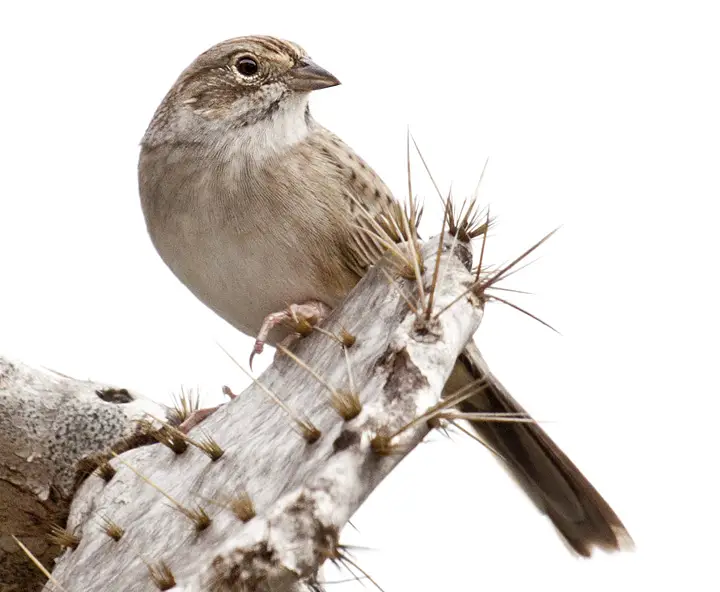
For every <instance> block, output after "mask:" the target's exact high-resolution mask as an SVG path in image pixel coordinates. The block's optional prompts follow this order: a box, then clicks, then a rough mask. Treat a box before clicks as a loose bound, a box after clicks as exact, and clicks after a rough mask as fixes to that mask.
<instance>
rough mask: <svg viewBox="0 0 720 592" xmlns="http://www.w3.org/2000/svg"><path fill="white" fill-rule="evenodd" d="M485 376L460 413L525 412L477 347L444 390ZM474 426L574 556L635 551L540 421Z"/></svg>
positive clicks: (470, 348)
mask: <svg viewBox="0 0 720 592" xmlns="http://www.w3.org/2000/svg"><path fill="white" fill-rule="evenodd" d="M481 377H485V378H486V381H485V383H484V385H482V386H480V387H478V389H479V390H478V392H477V393H476V394H474V395H473V396H472V397H471V398H470V399H467V400H466V401H464V402H463V403H461V404H460V406H459V407H460V410H461V411H469V412H476V411H480V412H503V413H508V412H509V413H525V410H524V409H523V408H522V407H521V406H520V405H519V404H518V403H516V402H515V400H514V399H513V398H512V397H511V396H510V393H508V392H507V390H505V388H504V387H503V386H502V384H501V383H500V381H498V379H497V378H495V377H494V376H493V375H492V373H491V372H490V370H489V369H488V367H487V364H486V363H485V360H484V359H483V358H482V356H481V355H480V352H479V350H478V349H477V346H475V344H474V343H470V344H469V345H468V347H466V348H465V351H464V352H463V353H462V355H461V356H460V357H459V358H458V361H457V363H456V365H455V368H454V370H453V372H452V374H451V376H450V379H449V380H448V383H447V385H446V386H445V392H446V393H452V392H454V391H456V390H458V389H459V388H461V387H462V386H464V385H466V384H468V383H469V382H470V381H473V380H476V379H478V378H481ZM472 426H473V428H474V429H475V431H476V432H477V434H478V436H479V437H480V439H481V440H483V441H484V442H485V443H486V444H487V445H488V446H489V447H490V448H491V449H493V450H494V451H495V452H496V453H497V455H498V456H499V457H500V458H501V459H502V461H503V462H504V464H505V466H506V468H507V469H508V471H509V472H510V474H511V476H512V477H513V478H514V479H515V480H516V481H517V482H518V484H519V485H520V486H521V487H522V488H523V489H524V490H525V491H526V493H527V494H528V495H529V496H530V498H531V499H532V500H533V502H534V503H535V505H536V506H537V507H538V508H539V509H540V511H541V512H543V513H545V514H547V516H548V517H549V518H550V520H552V522H553V524H554V525H555V527H556V528H557V530H558V531H559V532H560V534H561V535H562V537H563V538H564V539H565V540H566V542H567V543H568V544H569V545H570V547H572V549H574V550H575V552H577V553H578V554H579V555H581V556H583V557H589V556H590V555H591V553H592V551H593V549H594V548H596V547H597V548H600V549H604V550H606V551H616V550H621V549H624V548H629V547H632V539H631V537H630V535H629V534H628V532H627V530H626V529H625V526H624V525H623V523H622V522H621V521H620V519H619V518H618V517H617V515H616V514H615V512H614V511H613V510H612V508H611V507H610V506H609V505H608V503H607V502H606V501H605V500H604V499H603V497H602V496H601V495H600V494H599V493H598V492H597V490H596V489H595V488H594V487H593V486H592V484H591V483H590V482H589V481H588V480H587V479H586V478H585V477H584V476H583V474H582V473H581V472H580V471H579V470H578V468H577V467H576V466H575V465H574V464H573V462H572V461H571V460H570V459H569V458H568V457H567V456H566V455H565V454H564V453H563V452H562V450H560V448H558V446H557V445H556V444H555V443H554V442H553V441H552V440H551V439H550V436H548V435H547V434H546V433H545V431H544V430H543V429H542V428H541V427H540V426H539V425H538V424H537V423H520V422H517V423H507V422H503V423H499V422H482V421H478V422H473V423H472Z"/></svg>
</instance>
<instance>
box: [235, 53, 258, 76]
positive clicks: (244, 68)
mask: <svg viewBox="0 0 720 592" xmlns="http://www.w3.org/2000/svg"><path fill="white" fill-rule="evenodd" d="M235 69H236V70H237V71H238V72H239V73H240V74H241V75H242V76H255V74H257V71H258V64H257V62H256V61H255V60H254V59H253V58H251V57H248V56H245V57H242V58H239V59H238V60H237V61H236V62H235Z"/></svg>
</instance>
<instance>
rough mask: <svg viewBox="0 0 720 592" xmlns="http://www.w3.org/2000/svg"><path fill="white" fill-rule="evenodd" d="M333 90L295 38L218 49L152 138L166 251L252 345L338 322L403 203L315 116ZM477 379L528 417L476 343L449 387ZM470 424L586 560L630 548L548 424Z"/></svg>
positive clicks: (501, 408)
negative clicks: (338, 311) (372, 226)
mask: <svg viewBox="0 0 720 592" xmlns="http://www.w3.org/2000/svg"><path fill="white" fill-rule="evenodd" d="M338 84H340V82H339V80H338V79H337V78H336V77H335V76H334V75H333V74H331V73H330V72H328V71H327V70H325V69H323V68H322V67H320V66H319V65H318V64H316V63H315V62H314V61H313V60H312V59H311V58H310V57H309V56H308V54H307V53H306V52H305V50H303V49H302V48H301V47H300V46H299V45H297V44H295V43H292V42H289V41H285V40H281V39H276V38H273V37H267V36H248V37H238V38H234V39H230V40H227V41H223V42H222V43H219V44H217V45H215V46H214V47H212V48H210V49H208V50H207V51H205V52H204V53H202V54H201V55H200V56H199V57H197V58H196V59H195V60H194V61H193V62H192V63H191V64H190V66H188V67H187V68H186V69H185V70H184V71H183V72H182V73H181V74H180V77H179V78H178V79H177V81H176V82H175V84H174V85H173V86H172V88H171V89H170V90H169V92H168V93H167V95H166V96H165V98H164V99H163V101H162V102H161V104H160V106H159V107H158V108H157V110H156V112H155V114H154V116H153V118H152V121H151V123H150V125H149V127H148V128H147V131H146V133H145V135H144V137H143V139H142V142H141V152H140V159H139V166H138V177H139V192H140V199H141V204H142V210H143V213H144V216H145V221H146V225H147V229H148V232H149V234H150V237H151V240H152V242H153V244H154V246H155V248H156V249H157V251H158V253H159V254H160V257H161V258H162V259H163V260H164V262H165V263H166V264H167V265H168V266H169V267H170V269H171V270H172V272H173V273H174V274H175V275H176V276H177V277H178V278H179V279H180V281H181V282H182V283H184V284H185V286H187V288H188V289H190V291H191V292H192V293H193V294H195V296H197V297H198V298H199V299H200V300H201V301H202V302H204V303H205V304H206V305H207V306H208V307H209V308H211V309H212V310H214V311H215V312H216V313H217V314H218V315H220V316H221V317H222V318H224V319H225V320H226V321H228V322H229V323H230V324H232V325H233V326H235V327H236V328H237V329H239V330H240V331H242V332H243V333H246V334H248V335H251V336H256V337H257V338H258V339H257V343H256V349H255V351H259V350H261V348H262V344H263V343H265V342H267V343H269V344H277V343H278V342H281V341H283V340H286V339H287V338H288V337H289V336H290V335H291V334H292V329H289V328H288V324H289V322H291V321H292V320H293V319H297V318H298V317H302V318H304V319H308V320H309V322H311V323H316V322H319V321H320V320H322V318H324V317H325V316H327V314H328V313H329V311H330V310H332V309H333V308H334V307H335V306H337V305H338V304H339V303H340V302H341V301H342V300H343V298H344V297H345V296H346V295H347V294H348V292H349V291H350V290H351V289H352V288H353V286H355V284H356V283H357V282H358V281H359V280H360V278H361V277H362V276H363V274H364V273H365V272H366V270H367V269H368V268H369V267H370V266H372V265H373V264H374V263H375V262H376V261H377V260H378V259H379V258H380V257H381V256H382V254H383V252H384V250H385V249H384V247H383V246H382V245H381V244H379V243H376V242H374V241H373V240H372V239H371V238H370V239H369V238H368V236H366V235H365V234H364V233H362V232H359V231H358V229H357V227H358V225H363V224H364V220H366V219H367V217H368V216H371V217H382V216H386V217H387V216H389V217H392V216H395V218H394V219H398V214H399V212H400V211H401V209H402V207H401V205H400V204H399V202H398V201H397V200H396V199H395V197H393V194H392V192H391V191H390V189H389V188H388V187H387V185H386V184H385V183H384V182H383V181H382V179H380V177H379V176H378V175H377V174H376V173H375V171H373V169H372V168H370V166H368V164H367V163H366V162H365V161H364V160H363V159H362V158H360V157H359V156H358V155H357V154H356V153H355V152H354V151H353V150H352V149H351V148H350V147H349V146H348V145H347V144H345V143H344V142H343V141H342V140H340V139H339V138H338V137H337V136H335V135H334V134H333V133H332V132H330V131H328V130H327V129H325V128H324V127H322V126H321V125H320V124H319V123H318V122H316V121H315V119H314V118H313V116H312V114H311V112H310V108H309V106H308V100H309V96H310V93H312V92H313V91H316V90H320V89H325V88H330V87H333V86H336V85H338ZM287 303H292V304H291V305H290V306H288V305H287ZM290 324H291V323H290ZM480 377H485V378H486V379H487V381H486V386H484V387H482V388H479V389H478V390H477V392H476V393H475V394H474V395H473V397H472V398H471V399H468V400H467V401H465V402H464V403H462V404H461V408H462V410H465V411H480V412H510V413H520V414H524V413H525V411H524V409H523V408H522V407H521V406H520V405H519V404H518V403H516V402H515V400H514V399H513V398H512V397H511V396H510V394H509V393H508V392H507V391H506V390H505V389H504V387H503V386H502V385H501V383H500V382H499V381H498V380H497V378H495V377H494V376H492V374H491V373H490V372H489V370H488V368H487V365H486V364H485V362H484V360H483V359H482V357H481V356H480V353H479V351H478V350H477V348H476V347H475V346H474V345H473V344H470V346H468V348H466V350H465V352H464V353H463V355H461V356H460V358H459V359H458V361H457V363H456V366H455V369H454V370H453V372H452V374H451V376H450V379H449V380H448V384H447V385H446V389H445V391H446V392H454V391H457V390H458V389H459V388H460V387H462V386H464V385H466V384H468V383H469V382H470V381H473V380H476V379H477V378H480ZM472 425H473V427H474V429H475V430H476V432H477V434H478V436H479V438H480V439H481V440H482V441H484V442H485V443H486V444H487V445H488V447H490V448H491V449H492V450H493V451H494V452H495V453H496V454H497V455H498V456H499V457H500V459H501V460H502V462H503V463H504V465H505V467H506V469H507V470H508V471H509V472H510V474H511V476H512V477H514V478H515V480H516V481H517V482H518V483H519V484H520V485H521V487H522V488H523V489H524V490H525V491H526V492H527V493H528V495H529V496H530V498H531V499H532V500H533V502H534V503H535V504H536V505H537V507H538V508H539V509H540V511H542V512H543V513H545V514H546V515H547V516H549V518H550V519H551V521H552V522H553V524H554V525H555V527H556V529H557V530H558V531H559V533H560V535H561V536H562V537H563V539H564V540H565V541H566V542H567V543H568V545H569V546H570V548H571V549H573V550H574V551H575V552H576V553H577V554H579V555H581V556H585V557H588V556H590V554H591V552H592V551H593V549H595V548H601V549H604V550H608V551H612V550H618V549H620V548H623V547H626V546H629V544H630V542H631V539H630V537H629V535H628V533H627V530H626V529H625V527H624V526H623V524H622V522H621V521H620V519H619V518H618V517H617V515H616V514H615V512H614V511H613V510H612V509H611V508H610V506H609V505H608V504H607V502H605V500H604V499H603V498H602V496H601V495H600V494H599V493H598V492H597V490H596V489H595V488H594V487H593V486H592V485H591V484H590V482H589V481H588V480H587V479H586V478H585V477H584V476H583V474H582V473H581V472H580V471H579V470H578V469H577V467H576V466H575V465H574V464H573V463H572V462H571V461H570V459H568V457H567V456H566V455H565V454H564V453H563V452H562V451H561V450H560V449H559V447H558V446H557V445H556V444H555V443H554V442H553V441H552V440H551V439H550V437H549V436H548V435H547V434H546V433H545V431H544V430H542V428H540V426H539V425H537V423H499V422H498V423H495V422H482V423H481V422H478V423H473V424H472Z"/></svg>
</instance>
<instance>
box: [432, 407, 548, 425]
mask: <svg viewBox="0 0 720 592" xmlns="http://www.w3.org/2000/svg"><path fill="white" fill-rule="evenodd" d="M437 417H438V418H440V419H448V420H457V419H464V420H465V421H470V422H490V423H537V422H536V421H535V420H534V419H533V418H532V417H530V416H529V415H528V414H527V413H512V412H502V411H496V412H487V413H484V412H477V413H475V412H464V411H457V410H449V411H445V412H443V413H440V414H438V415H437Z"/></svg>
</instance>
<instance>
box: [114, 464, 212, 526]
mask: <svg viewBox="0 0 720 592" xmlns="http://www.w3.org/2000/svg"><path fill="white" fill-rule="evenodd" d="M112 455H113V456H114V457H115V458H117V459H118V461H120V462H121V463H122V464H124V465H125V466H126V467H127V468H128V469H130V470H131V471H132V472H133V473H135V474H136V475H137V476H138V477H140V479H142V480H143V481H145V483H147V484H148V485H150V486H151V487H153V488H154V489H155V490H156V491H158V492H159V493H160V494H162V495H163V496H165V497H166V498H167V499H168V500H169V501H170V502H171V503H172V505H173V506H174V507H175V509H176V510H178V511H179V512H180V513H181V514H182V515H183V516H185V517H186V518H188V519H189V520H191V521H192V523H193V524H194V525H195V530H196V531H198V532H200V531H203V530H205V529H206V528H207V527H208V526H210V523H211V520H210V516H208V515H207V513H206V512H205V510H204V509H203V508H201V507H200V506H197V507H196V508H195V509H191V508H186V507H185V506H183V505H182V504H181V503H180V502H179V501H177V500H176V499H175V498H174V497H172V496H171V495H170V494H169V493H167V492H166V491H165V490H164V489H162V488H161V487H160V486H159V485H157V484H156V483H154V482H153V481H151V480H150V479H148V478H147V477H146V476H145V475H143V474H142V473H141V472H140V471H138V470H137V469H136V468H135V467H133V466H132V465H131V464H130V463H128V462H127V461H124V460H123V459H122V458H120V457H119V456H118V455H117V454H116V453H115V452H113V453H112Z"/></svg>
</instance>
